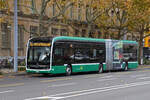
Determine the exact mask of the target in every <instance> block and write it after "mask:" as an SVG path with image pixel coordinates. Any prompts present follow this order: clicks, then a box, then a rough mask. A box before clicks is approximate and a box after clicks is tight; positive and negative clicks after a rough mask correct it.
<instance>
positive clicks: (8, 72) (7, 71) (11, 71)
mask: <svg viewBox="0 0 150 100" xmlns="http://www.w3.org/2000/svg"><path fill="white" fill-rule="evenodd" d="M144 68H150V65H140V66H139V67H138V69H144ZM0 72H2V73H3V74H2V75H0V78H2V77H4V76H11V75H13V76H14V75H25V74H26V71H18V72H17V73H16V72H14V69H6V68H5V69H0Z"/></svg>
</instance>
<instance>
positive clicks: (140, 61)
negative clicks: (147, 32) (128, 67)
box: [138, 33, 143, 65]
mask: <svg viewBox="0 0 150 100" xmlns="http://www.w3.org/2000/svg"><path fill="white" fill-rule="evenodd" d="M138 62H139V64H140V65H141V64H143V33H140V40H139V52H138Z"/></svg>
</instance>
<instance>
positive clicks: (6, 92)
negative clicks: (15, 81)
mask: <svg viewBox="0 0 150 100" xmlns="http://www.w3.org/2000/svg"><path fill="white" fill-rule="evenodd" d="M10 92H14V90H8V91H2V92H0V94H2V93H10Z"/></svg>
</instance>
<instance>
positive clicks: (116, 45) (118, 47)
mask: <svg viewBox="0 0 150 100" xmlns="http://www.w3.org/2000/svg"><path fill="white" fill-rule="evenodd" d="M112 57H113V58H112V63H113V69H122V67H123V43H122V41H119V40H112Z"/></svg>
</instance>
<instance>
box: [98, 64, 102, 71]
mask: <svg viewBox="0 0 150 100" xmlns="http://www.w3.org/2000/svg"><path fill="white" fill-rule="evenodd" d="M98 73H103V64H99V69H98Z"/></svg>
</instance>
